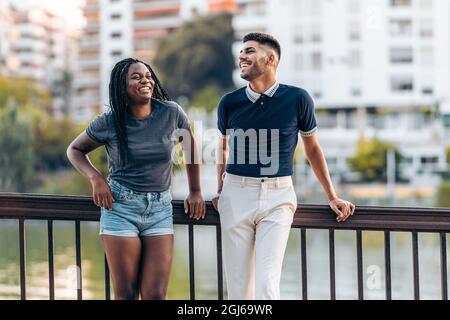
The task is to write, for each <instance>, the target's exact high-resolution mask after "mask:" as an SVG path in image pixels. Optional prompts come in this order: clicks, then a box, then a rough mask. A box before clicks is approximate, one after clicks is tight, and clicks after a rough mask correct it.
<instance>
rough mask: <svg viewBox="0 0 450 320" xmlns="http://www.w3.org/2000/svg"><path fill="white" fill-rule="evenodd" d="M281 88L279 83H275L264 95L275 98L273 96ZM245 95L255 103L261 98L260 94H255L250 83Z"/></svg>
mask: <svg viewBox="0 0 450 320" xmlns="http://www.w3.org/2000/svg"><path fill="white" fill-rule="evenodd" d="M279 86H280V83H279V82H278V81H275V83H274V85H273V86H271V87H270V88H269V89H267V90H266V91H265V92H264V95H266V96H269V97H271V98H272V97H273V95H274V94H275V92H276V91H277V89H278V87H279ZM245 93H246V94H247V97H248V99H249V100H250V101H251V102H253V103H255V101H256V100H258V99H259V97H261V94H260V93H258V92H255V91H253V90H252V88H250V82H249V83H248V84H247V88H246V89H245Z"/></svg>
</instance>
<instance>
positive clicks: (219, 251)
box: [216, 225, 223, 300]
mask: <svg viewBox="0 0 450 320" xmlns="http://www.w3.org/2000/svg"><path fill="white" fill-rule="evenodd" d="M216 244H217V291H218V299H219V300H223V264H222V230H221V229H220V225H217V226H216Z"/></svg>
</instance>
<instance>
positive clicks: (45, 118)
mask: <svg viewBox="0 0 450 320" xmlns="http://www.w3.org/2000/svg"><path fill="white" fill-rule="evenodd" d="M37 118H39V121H37V119H35V121H33V133H34V136H35V143H34V152H35V155H36V168H37V169H40V170H50V171H55V170H57V169H60V168H62V167H67V166H68V165H69V163H68V161H67V158H66V149H67V146H68V145H69V144H70V142H71V141H72V140H73V139H74V138H75V137H76V136H77V134H78V132H79V129H78V128H77V127H76V125H75V124H74V123H73V121H72V120H71V119H70V118H68V117H65V118H53V117H50V116H49V115H47V114H40V115H38V116H37Z"/></svg>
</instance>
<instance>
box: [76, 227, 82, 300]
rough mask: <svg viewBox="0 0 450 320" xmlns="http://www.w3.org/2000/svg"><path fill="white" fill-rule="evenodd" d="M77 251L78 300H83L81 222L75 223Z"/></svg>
mask: <svg viewBox="0 0 450 320" xmlns="http://www.w3.org/2000/svg"><path fill="white" fill-rule="evenodd" d="M75 250H76V264H77V272H76V274H77V278H76V279H77V300H83V281H82V278H83V276H82V269H81V232H80V220H76V221H75Z"/></svg>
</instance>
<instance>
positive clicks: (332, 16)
mask: <svg viewBox="0 0 450 320" xmlns="http://www.w3.org/2000/svg"><path fill="white" fill-rule="evenodd" d="M449 21H450V0H64V1H57V0H34V1H33V0H28V1H25V0H23V1H21V2H20V4H18V3H17V1H12V0H0V150H1V151H0V192H25V193H48V194H83V195H89V194H90V193H91V189H90V186H89V184H88V183H87V182H86V181H85V180H84V179H83V178H82V177H81V176H80V175H79V174H78V173H77V172H76V171H75V170H74V169H73V168H72V167H71V166H70V165H69V163H68V161H67V159H66V156H65V150H66V148H67V146H68V144H69V143H70V141H71V140H72V139H73V138H75V137H76V136H77V135H78V134H79V133H80V132H81V131H83V130H84V128H85V127H86V125H87V124H88V123H89V121H91V120H92V119H93V118H94V117H95V116H96V115H97V114H99V113H101V112H103V111H105V110H106V109H107V104H108V83H109V75H110V71H111V69H112V67H113V65H114V64H115V63H116V62H117V61H118V60H120V59H122V58H125V57H135V58H139V59H142V60H144V61H146V62H148V63H150V64H151V65H152V66H153V67H154V69H155V71H156V72H157V74H158V76H159V77H160V79H161V80H162V83H163V86H164V87H165V88H166V89H167V91H168V92H169V94H170V95H171V97H172V98H173V99H174V100H176V101H177V102H179V103H180V104H181V105H182V107H183V108H184V109H185V110H186V112H187V113H188V115H189V117H190V119H191V120H192V121H193V123H194V124H195V123H197V124H199V123H200V124H201V126H202V128H203V130H205V129H210V128H215V127H216V113H215V110H216V106H217V103H218V101H219V99H220V97H221V96H222V95H223V94H224V93H226V92H229V91H231V90H234V89H236V88H239V87H241V86H243V85H245V83H244V82H243V81H242V80H241V79H239V72H238V70H237V56H238V52H239V49H240V46H241V39H242V37H243V36H244V35H245V34H246V33H248V32H252V31H263V32H268V33H271V34H272V35H274V36H275V37H276V38H278V39H279V41H280V43H281V46H282V59H281V64H280V67H279V72H278V80H279V81H280V82H282V83H286V84H291V85H296V86H299V87H303V88H305V89H306V90H308V92H310V94H311V95H312V96H313V98H314V100H315V103H316V116H317V120H318V124H319V131H318V136H319V140H320V142H321V144H322V146H323V148H324V151H325V155H326V157H327V161H328V164H329V169H330V172H331V175H332V178H333V181H334V183H335V185H336V188H337V190H338V192H339V194H340V195H341V196H342V197H344V198H347V199H349V200H352V201H354V202H355V203H356V204H360V205H362V204H367V205H386V206H411V207H415V206H427V207H434V206H436V207H450V174H449V162H450V140H449V138H450V22H449ZM91 158H92V160H93V162H94V163H95V164H96V166H97V167H98V168H99V169H100V170H101V171H102V172H103V173H104V175H105V176H106V175H107V171H108V170H107V164H106V153H105V151H104V149H103V148H101V149H99V150H96V151H95V152H94V153H93V154H92V156H91ZM293 178H294V181H295V186H296V191H297V194H298V199H299V201H300V202H302V203H305V202H306V203H322V204H323V203H326V198H325V196H324V194H323V192H322V191H321V187H320V185H319V184H318V182H317V181H316V179H315V177H314V175H313V173H312V170H311V169H310V167H309V165H308V164H307V161H306V160H305V156H304V152H303V150H302V146H301V144H300V145H299V146H298V148H297V150H296V154H295V170H294V176H293ZM202 186H203V192H204V195H205V198H206V199H210V198H211V197H212V196H213V195H214V193H215V190H216V176H215V167H214V165H213V164H212V163H210V162H208V161H205V163H204V165H203V166H202ZM187 190H188V189H187V179H186V176H185V173H184V171H183V170H180V168H176V169H175V170H174V177H173V188H172V192H173V195H174V198H176V199H182V198H183V197H184V196H185V195H186V194H187ZM14 223H15V222H8V221H0V252H3V253H5V254H3V255H0V297H13V298H14V297H17V295H18V293H17V291H16V290H17V283H18V280H17V279H18V278H17V270H16V267H15V266H16V265H15V263H16V262H15V261H16V258H17V250H16V249H11V245H12V244H13V243H14V241H16V240H12V239H16V233H17V232H16V228H15V224H14ZM12 226H14V227H12ZM28 228H29V233H30V237H32V238H35V239H36V241H33V245H34V246H33V247H30V250H29V252H28V254H30V255H31V256H32V257H34V258H30V259H29V260H28V261H27V263H29V264H30V266H32V267H30V268H28V269H27V272H29V273H30V274H29V275H28V276H29V277H31V278H32V279H34V280H30V281H31V282H32V283H33V281H36V284H35V289H34V290H35V297H36V298H40V297H42V294H44V295H45V292H46V291H45V290H43V291H42V290H41V291H42V292H44V293H42V292H41V291H39V290H40V285H39V283H40V282H39V281H40V280H39V279H44V281H45V277H43V276H42V273H43V272H46V271H45V263H44V267H42V264H43V262H42V261H41V256H42V255H44V256H45V252H46V251H45V248H46V247H45V233H44V231H43V230H44V229H43V228H44V226H40V225H39V224H36V225H34V224H33V223H31V224H30V225H28ZM65 228H66V229H65ZM96 228H97V226H96V225H95V224H94V225H89V224H87V225H86V226H85V233H86V234H85V237H89V239H91V240H89V241H88V244H86V246H87V249H84V251H83V252H85V253H86V254H88V253H89V252H91V253H92V256H89V257H88V256H86V257H83V259H86V261H88V262H87V264H89V263H90V264H91V265H92V270H91V273H90V274H91V278H89V279H88V280H87V281H86V282H87V283H89V281H91V283H92V290H91V291H92V295H91V297H93V298H95V297H98V295H101V292H102V290H103V289H101V288H100V286H101V281H98V277H100V279H101V272H102V270H100V269H99V268H98V267H96V266H97V265H98V261H100V262H101V261H102V260H101V259H102V256H101V254H102V250H101V245H100V244H99V242H98V239H97V236H96V232H97V229H96ZM177 228H178V229H179V230H178V231H177V234H179V235H180V236H179V237H178V239H179V241H178V242H177V249H176V261H184V260H183V259H187V258H186V256H185V253H186V251H185V250H184V249H183V248H184V247H183V246H184V245H185V239H184V235H185V231H186V230H184V229H183V227H178V226H177ZM41 229H42V230H41ZM64 230H66V231H67V230H71V227H70V225H69V226H67V225H65V224H64V223H61V226H60V231H58V232H60V234H61V242H60V243H56V250H60V260H61V264H60V265H59V266H58V267H59V268H60V269H59V270H61V273H62V276H61V277H62V279H66V278H67V277H66V276H65V275H67V272H69V271H67V270H68V269H66V267H67V268H69V267H70V265H72V264H73V263H71V262H69V261H72V258H73V255H74V252H73V250H72V249H71V246H70V245H69V244H70V243H71V241H72V236H73V235H71V234H70V232H69V231H67V232H66V231H64ZM308 232H309V233H311V234H310V236H309V239H310V241H313V240H314V241H313V242H311V243H312V245H315V246H317V248H318V249H320V248H321V246H324V250H325V252H326V250H327V249H326V245H327V244H326V243H327V238H326V237H325V236H326V234H323V235H322V233H321V232H319V231H317V232H315V233H314V232H313V231H308ZM209 233H210V232H209V231H208V230H204V232H199V233H197V234H196V236H199V237H202V238H205V239H207V237H208V234H209ZM209 236H211V235H210V234H209ZM39 237H42V239H41V240H42V241H44V242H43V244H42V248H40V247H39V243H41V242H40V241H39V239H40V238H39ZM292 237H293V240H291V242H290V245H289V247H288V252H287V258H286V261H288V262H286V263H285V264H286V270H287V271H286V272H284V273H283V275H284V278H283V283H285V286H284V288H285V289H283V290H284V291H283V292H282V296H283V297H284V298H295V297H296V296H298V295H299V294H300V293H299V292H300V287H299V285H298V281H300V274H299V273H298V271H297V270H298V268H299V267H298V266H297V264H298V263H299V262H298V261H297V260H298V254H297V252H298V241H297V238H296V237H298V235H296V234H293V235H292ZM424 237H426V236H424ZM176 238H177V237H176ZM377 239H378V236H376V235H375V236H373V237H369V238H368V239H367V241H365V245H367V246H369V249H368V250H369V251H368V252H369V258H368V260H371V259H374V261H375V260H376V259H375V258H374V257H375V256H377V255H382V253H381V252H382V247H381V245H380V243H379V241H378V240H377ZM338 241H342V252H345V251H346V250H345V248H347V246H353V242H352V241H354V239H353V236H352V235H349V234H346V233H345V232H344V231H343V232H342V236H341V239H338ZM435 241H438V239H437V238H436V239H435V238H434V237H431V236H430V238H426V239H425V240H424V241H423V245H428V246H429V249H425V251H424V250H422V251H423V252H426V253H425V254H427V255H428V256H427V258H426V259H428V261H434V260H433V257H434V256H435V255H436V257H437V256H438V252H437V251H436V250H435V247H434V245H435ZM198 243H199V245H200V246H206V247H204V248H203V247H201V248H197V249H196V250H200V251H198V252H208V250H209V249H211V250H214V248H213V246H212V247H211V248H209V249H208V248H207V246H208V241H199V242H198ZM393 245H394V246H395V245H398V247H397V249H398V250H399V251H398V255H399V256H401V255H402V254H404V255H407V254H409V253H408V252H409V251H408V250H407V249H406V248H407V246H409V244H408V242H407V241H406V240H405V239H403V238H402V236H401V235H399V237H398V242H396V241H394V243H393ZM12 246H13V247H14V245H12ZM30 246H31V244H30ZM370 248H372V249H370ZM42 250H43V251H42ZM71 250H72V251H71ZM371 250H372V251H371ZM402 250H404V251H402ZM427 250H428V251H427ZM313 251H314V252H315V255H314V256H311V257H309V261H316V263H317V262H319V264H320V261H322V260H321V259H322V258H323V259H326V253H325V254H323V257H322V256H321V255H320V252H321V251H320V250H313ZM435 251H436V252H437V253H436V252H435ZM370 252H372V253H370ZM290 253H291V255H290ZM208 255H209V254H200V256H201V257H205V259H206V257H207V256H208ZM340 257H341V258H342V261H341V262H342V263H341V264H339V261H338V262H337V263H338V266H337V268H339V267H340V266H341V267H342V268H343V269H342V270H348V269H349V268H350V269H352V268H354V267H355V266H354V261H355V260H354V259H356V258H355V257H352V256H347V257H346V255H345V253H344V254H341V256H340ZM371 257H372V258H371ZM98 259H100V260H98ZM177 259H179V260H177ZM201 259H202V258H200V260H201ZM436 259H437V258H436ZM197 261H198V260H197ZM56 262H57V261H56ZM83 263H84V261H83ZM183 263H184V262H183ZM183 263H181V262H180V267H179V268H178V269H179V270H178V271H177V267H176V268H175V270H174V273H173V279H172V280H171V296H172V297H174V298H177V297H184V292H185V293H186V296H187V294H188V282H186V281H184V280H183V279H185V277H186V276H187V275H186V268H184V267H183ZM308 263H310V262H308ZM311 263H313V262H311ZM324 264H325V265H326V263H325V262H324ZM40 265H41V266H40ZM176 265H177V263H176ZM214 267H215V266H214V262H208V261H206V262H205V263H201V266H200V268H205V270H204V272H200V274H204V275H205V277H206V280H205V279H203V280H202V281H201V280H199V287H200V288H201V289H200V290H204V291H201V292H203V293H201V294H200V296H202V294H203V295H204V297H206V298H208V297H214V294H215V293H211V290H213V289H211V288H210V287H211V286H212V287H214V286H213V284H214V281H210V279H209V278H208V277H213V276H214V272H215V271H214ZM397 267H398V274H397V275H398V277H399V278H398V279H400V278H401V277H407V276H408V272H409V271H410V270H409V269H408V270H409V271H408V270H406V269H405V268H407V267H406V265H405V266H400V265H398V266H397ZM434 267H436V268H437V267H438V261H437V260H436V266H434ZM434 267H433V266H431V267H426V266H425V267H424V268H425V270H429V271H430V272H427V273H430V274H433V272H434V271H436V270H438V269H433V268H434ZM426 268H431V269H426ZM87 269H88V270H89V267H87ZM97 269H99V270H97ZM210 269H212V270H210ZM289 270H291V271H289ZM315 270H316V271H315V272H314V271H313V272H312V273H310V274H309V275H308V276H309V277H312V279H310V281H312V282H313V285H311V286H310V287H312V288H316V289H312V290H313V292H312V294H310V296H312V297H313V298H314V297H317V298H326V297H327V296H326V295H327V289H326V288H325V287H326V284H323V283H322V282H321V281H326V280H323V279H324V278H323V276H321V273H320V268H316V269H315ZM352 270H353V269H352ZM337 271H339V270H337ZM394 272H395V271H394ZM86 273H87V274H89V271H87V272H86ZM315 273H317V277H315ZM314 277H315V278H314ZM96 279H97V280H96ZM174 279H178V280H174ZM180 279H181V280H180ZM345 279H346V278H345V276H343V278H340V280H339V281H342V286H343V289H342V290H341V291H340V292H341V293H342V297H344V298H345V297H347V298H351V297H354V295H356V290H354V289H355V288H354V285H355V283H356V282H355V281H356V279H353V278H351V277H350V278H348V279H347V280H345ZM352 279H353V280H355V281H353V280H352ZM421 279H423V278H421ZM16 280H17V281H16ZM64 281H65V280H64ZM64 281H63V282H64ZM314 281H317V284H318V285H317V286H314ZM398 281H399V282H398V287H397V288H394V290H395V289H397V290H398V297H409V294H410V290H411V287H404V286H403V285H402V284H401V283H402V282H401V281H400V280H398ZM421 281H422V280H421ZM86 282H85V283H86ZM292 283H295V285H292ZM430 283H433V279H428V280H426V281H425V280H424V285H423V286H422V290H424V292H425V293H424V295H425V297H427V296H428V297H433V294H434V293H433V292H434V291H433V290H434V289H436V288H434V286H433V285H431V284H430ZM289 284H291V285H290V286H289ZM394 284H395V283H394ZM338 285H339V283H338ZM427 285H428V286H429V288H430V289H429V290H428V291H427ZM61 286H62V289H61V292H60V297H61V298H64V297H70V292H71V291H70V290H69V291H67V292H66V291H64V290H63V289H64V288H66V287H65V285H63V284H62V285H61ZM437 287H439V286H437ZM202 288H203V289H202ZM321 288H322V289H323V290H322V289H321ZM423 288H425V289H423ZM433 288H434V289H433ZM183 290H186V291H183ZM314 290H316V291H314ZM321 290H322V291H321ZM377 290H378V289H377ZM377 290H372V291H370V290H369V292H371V293H372V294H373V297H374V298H376V297H379V296H380V294H381V293H382V291H380V292H381V293H380V292H379V291H377ZM379 290H381V289H379ZM436 290H437V289H436ZM32 296H33V295H32ZM370 297H371V296H370V294H369V298H370Z"/></svg>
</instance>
